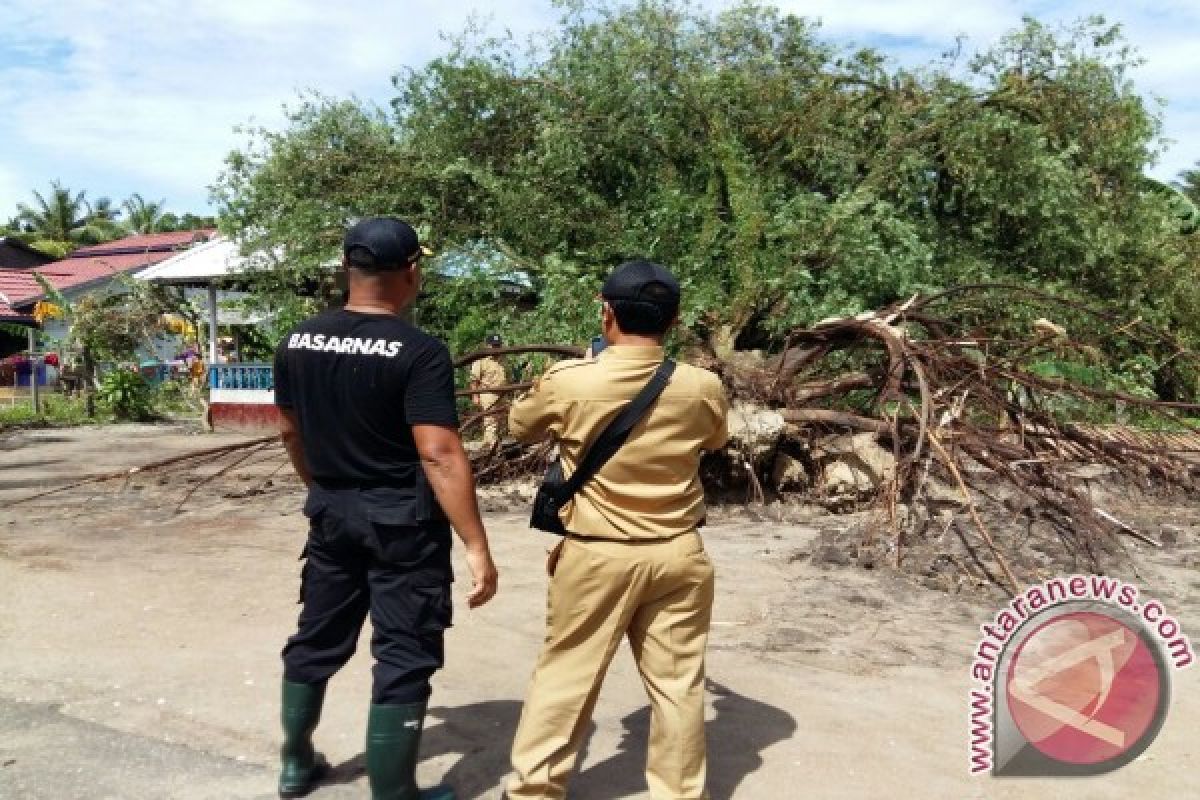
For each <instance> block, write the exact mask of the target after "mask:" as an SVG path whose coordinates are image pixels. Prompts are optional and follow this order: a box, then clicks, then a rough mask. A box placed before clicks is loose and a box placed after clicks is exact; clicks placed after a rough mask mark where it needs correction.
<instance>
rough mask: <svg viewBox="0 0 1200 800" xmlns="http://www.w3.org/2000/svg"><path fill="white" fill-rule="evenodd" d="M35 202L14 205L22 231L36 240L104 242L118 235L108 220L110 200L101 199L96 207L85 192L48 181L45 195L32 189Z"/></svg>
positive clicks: (110, 211) (111, 222) (116, 229)
mask: <svg viewBox="0 0 1200 800" xmlns="http://www.w3.org/2000/svg"><path fill="white" fill-rule="evenodd" d="M33 197H34V200H35V201H36V203H35V204H34V205H32V206H30V205H26V204H25V203H18V204H17V219H18V220H20V222H21V225H22V227H23V228H24V230H25V231H26V232H28V233H30V234H32V235H34V237H35V238H38V239H50V240H52V241H58V242H72V243H75V244H94V243H97V242H106V241H109V240H111V239H115V238H117V237H118V236H120V230H119V228H117V226H116V224H115V223H114V222H113V219H112V216H111V215H112V212H113V209H112V201H111V200H108V201H107V202H105V201H106V200H107V198H101V199H100V201H98V203H97V207H98V208H99V215H98V214H97V211H96V209H93V208H92V206H91V205H90V204H89V203H88V201H87V192H84V191H81V192H77V193H76V192H72V191H71V190H70V189H68V188H67V187H65V186H63V185H62V184H61V183H59V182H58V181H54V182H53V183H51V184H50V194H49V198H47V197H45V196H43V195H42V193H41V192H39V191H37V190H36V189H35V190H34V192H33Z"/></svg>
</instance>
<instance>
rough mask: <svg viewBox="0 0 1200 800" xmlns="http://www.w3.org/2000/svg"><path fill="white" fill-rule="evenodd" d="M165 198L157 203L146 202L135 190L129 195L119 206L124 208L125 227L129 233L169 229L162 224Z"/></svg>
mask: <svg viewBox="0 0 1200 800" xmlns="http://www.w3.org/2000/svg"><path fill="white" fill-rule="evenodd" d="M165 204H166V201H165V200H159V201H158V202H157V203H147V202H146V199H145V198H144V197H142V196H141V195H140V194H137V193H136V192H135V193H134V194H132V195H130V196H129V198H128V199H126V200H125V202H124V203H122V204H121V207H122V208H123V209H125V214H126V217H125V228H126V230H128V231H130V232H131V233H155V232H157V231H162V230H169V229H168V228H166V227H165V226H164V224H163V223H164V218H163V214H164V212H163V206H164V205H165Z"/></svg>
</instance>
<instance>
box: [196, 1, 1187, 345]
mask: <svg viewBox="0 0 1200 800" xmlns="http://www.w3.org/2000/svg"><path fill="white" fill-rule="evenodd" d="M562 5H563V8H564V16H563V19H562V22H561V23H560V24H559V26H558V27H557V28H555V29H554V30H551V31H549V32H547V34H546V35H545V36H543V37H540V38H539V39H538V40H537V42H536V44H535V45H531V46H530V47H528V48H526V47H523V46H521V45H519V44H518V43H516V42H513V41H512V40H511V39H508V38H498V39H497V38H492V39H489V38H484V37H481V36H479V35H477V32H476V31H472V30H468V31H467V32H466V33H464V34H463V35H462V36H460V37H459V38H458V39H456V40H454V47H453V49H452V51H451V52H450V53H449V54H448V55H446V56H444V57H442V58H438V59H435V60H433V61H431V62H430V63H428V64H427V65H425V66H424V67H421V68H419V69H415V70H411V71H408V72H405V73H402V74H400V75H397V76H396V78H395V85H396V90H397V95H396V97H395V99H394V101H393V108H392V114H391V116H390V117H387V116H385V115H384V114H383V113H381V112H380V111H379V110H378V109H373V108H367V107H364V106H362V105H360V104H358V103H356V102H353V101H346V100H333V99H328V98H321V97H311V98H309V99H307V100H306V101H305V102H304V103H303V104H302V105H301V106H300V107H299V108H297V109H293V110H292V111H291V112H290V113H289V123H288V125H287V127H286V128H285V129H283V130H281V131H268V130H262V129H259V130H255V131H251V132H249V134H250V136H249V141H248V143H247V145H246V146H245V147H244V148H243V149H242V150H240V151H238V152H234V153H232V154H230V155H229V157H228V159H227V161H226V168H225V171H224V173H223V174H222V175H221V177H220V179H219V180H218V182H217V185H216V186H215V187H214V198H215V199H216V200H217V202H218V203H219V204H220V206H221V209H222V215H223V218H222V219H223V221H222V226H223V228H224V230H225V231H226V232H227V233H230V234H232V235H234V236H236V237H238V238H239V239H240V240H242V241H244V242H245V243H246V246H247V248H248V249H249V250H259V251H264V252H273V253H279V254H280V255H278V256H277V257H275V261H274V263H273V264H272V265H271V267H272V269H271V272H270V274H271V275H272V276H273V278H272V279H273V280H275V281H276V285H275V288H274V291H279V290H280V289H281V287H284V286H287V285H297V284H300V283H303V282H312V281H314V280H323V278H320V276H322V275H324V274H326V272H327V269H328V265H329V264H330V263H331V262H333V261H335V260H336V258H337V256H338V244H339V242H340V237H341V235H342V230H343V227H344V225H345V223H346V221H347V220H349V219H351V218H354V217H356V216H360V215H365V214H379V213H390V214H397V215H400V216H402V217H405V218H407V219H409V220H411V221H413V222H414V223H416V224H418V225H420V226H422V227H423V229H424V231H425V232H426V233H428V234H431V235H432V238H433V240H434V244H435V245H436V247H437V249H438V250H439V251H440V252H442V253H443V254H456V253H460V252H464V253H468V254H473V255H470V258H473V267H472V268H469V269H463V268H457V269H455V270H454V271H453V273H452V277H448V280H449V281H450V282H449V283H445V284H438V286H439V292H437V293H435V292H433V291H431V292H429V294H428V296H427V299H426V300H425V301H423V303H424V305H423V307H422V309H421V320H422V322H423V324H426V325H427V326H428V327H430V328H431V330H433V332H434V333H437V334H439V335H441V336H444V337H447V338H449V339H450V340H451V342H452V343H453V345H454V346H455V348H456V349H459V350H461V349H467V343H468V342H471V345H470V346H471V347H473V346H474V345H475V344H477V340H478V337H479V336H481V335H482V333H483V332H485V331H487V330H491V329H498V330H501V331H503V332H505V333H506V334H508V336H509V338H510V339H511V340H514V341H522V340H528V339H545V340H551V341H585V340H586V339H587V338H589V337H590V336H591V335H592V334H593V333H594V332H595V328H596V326H597V324H598V322H597V313H596V309H595V303H594V299H593V298H594V296H595V292H596V289H597V288H598V286H599V282H600V280H601V278H602V276H603V275H604V274H605V273H607V272H608V271H609V270H610V269H611V268H612V267H613V266H615V265H616V264H617V263H619V262H620V261H622V260H624V259H627V258H631V257H649V258H652V259H656V260H658V261H661V262H663V263H665V264H667V265H669V266H670V267H671V268H672V269H673V270H674V271H675V272H676V273H677V274H678V275H679V276H680V278H681V280H682V282H683V284H684V286H685V294H684V307H683V310H682V316H683V321H684V324H685V326H686V328H687V331H688V334H689V335H691V336H695V337H700V338H702V339H705V340H707V341H708V342H709V343H710V344H712V345H713V346H714V347H718V348H729V347H735V346H736V347H740V348H752V347H763V346H772V345H777V344H779V343H780V335H781V332H782V331H784V330H786V329H788V328H790V327H793V326H795V325H798V324H811V323H812V322H815V321H816V320H819V319H821V318H823V317H826V316H832V315H846V314H852V313H856V312H858V311H861V310H863V309H864V308H868V307H877V306H880V305H883V304H886V303H890V302H893V301H896V300H899V299H903V298H906V297H907V296H908V295H910V294H911V293H913V292H916V291H920V290H925V289H934V288H938V287H945V286H951V285H955V284H959V283H969V282H976V281H994V280H1004V281H1014V282H1019V283H1022V284H1025V285H1029V286H1036V287H1069V289H1070V291H1071V292H1072V294H1073V295H1075V296H1078V297H1082V298H1084V299H1086V300H1089V301H1092V302H1098V303H1100V304H1102V305H1104V306H1105V307H1107V308H1108V309H1110V310H1111V311H1113V312H1114V313H1116V314H1118V315H1122V316H1125V317H1126V318H1127V319H1133V318H1136V317H1139V316H1140V317H1141V318H1142V319H1144V320H1145V321H1147V322H1152V323H1155V324H1158V325H1162V326H1164V327H1170V328H1172V329H1174V330H1175V331H1177V332H1178V333H1179V335H1180V336H1181V337H1182V338H1183V340H1184V341H1186V342H1191V341H1194V340H1195V338H1196V337H1197V335H1200V318H1198V317H1197V316H1196V314H1195V311H1194V309H1195V308H1196V307H1197V302H1198V301H1200V296H1197V292H1198V291H1200V290H1198V288H1197V282H1196V281H1194V280H1193V279H1192V278H1191V277H1190V274H1191V270H1192V269H1194V266H1195V265H1196V264H1197V263H1198V260H1197V255H1198V254H1197V245H1196V242H1195V237H1193V238H1192V239H1188V238H1187V237H1184V236H1182V235H1181V229H1180V224H1179V220H1180V217H1179V214H1178V208H1177V207H1175V206H1173V203H1172V201H1171V199H1170V197H1168V196H1167V195H1165V194H1164V193H1163V192H1162V191H1159V190H1158V189H1156V188H1155V187H1152V186H1148V185H1147V183H1146V181H1145V179H1144V177H1143V175H1144V172H1145V170H1146V169H1147V168H1148V167H1149V166H1150V165H1151V163H1152V161H1153V159H1154V157H1155V147H1156V143H1157V137H1158V135H1159V128H1160V123H1159V120H1158V117H1157V116H1156V113H1155V111H1154V110H1153V109H1151V108H1148V107H1147V106H1146V104H1145V102H1144V101H1143V100H1142V98H1141V97H1140V96H1139V95H1138V94H1137V93H1136V92H1135V91H1134V88H1133V86H1132V84H1131V82H1130V78H1129V73H1130V70H1131V69H1133V68H1134V67H1135V66H1136V65H1137V64H1138V63H1139V62H1138V59H1137V56H1136V54H1134V53H1133V52H1132V51H1131V50H1130V48H1129V47H1128V46H1127V45H1126V44H1125V42H1124V40H1123V39H1122V37H1121V33H1120V29H1119V27H1117V26H1113V25H1110V24H1108V23H1106V22H1105V21H1104V20H1103V19H1102V18H1099V17H1095V18H1089V19H1086V20H1083V21H1081V22H1079V23H1078V24H1076V25H1073V26H1071V27H1069V28H1065V29H1061V30H1058V29H1051V28H1049V27H1047V26H1045V25H1043V24H1041V23H1039V22H1037V21H1036V20H1033V19H1027V20H1025V22H1024V23H1023V25H1022V26H1021V27H1020V28H1019V29H1017V30H1015V31H1013V32H1012V33H1011V34H1010V35H1009V36H1007V37H1006V38H1004V39H1003V40H1001V41H1000V42H999V43H998V44H997V45H996V46H995V47H993V48H990V49H988V50H985V51H983V52H980V53H978V54H976V55H975V56H974V57H973V58H971V59H969V60H953V59H951V60H947V61H943V62H939V63H935V64H932V65H929V66H928V67H926V68H923V69H917V70H913V69H907V68H900V67H896V66H895V65H894V64H892V63H891V62H889V61H888V60H887V59H886V58H885V56H884V55H883V54H881V53H879V52H877V51H874V50H870V49H862V50H854V51H846V50H842V49H839V48H836V47H834V46H831V45H830V44H828V43H826V42H824V41H822V39H821V38H820V31H819V28H818V27H817V26H816V25H815V24H814V23H812V22H810V21H808V20H806V19H802V18H800V17H796V16H792V15H788V14H784V13H782V12H780V11H778V10H776V9H773V8H768V7H763V6H758V5H753V4H743V5H738V6H736V7H734V8H732V9H729V10H726V11H722V12H720V13H715V14H710V13H708V12H705V11H701V10H699V9H697V8H696V7H695V6H693V5H691V4H687V3H684V2H673V1H672V0H642V2H637V3H633V4H613V3H603V2H567V3H563V4H562ZM450 257H451V256H450V255H447V256H446V258H450ZM497 258H502V259H503V261H504V263H505V268H506V269H507V268H513V269H519V270H521V271H523V272H524V273H526V274H527V275H528V276H529V279H530V281H531V282H532V288H533V290H534V292H536V295H537V297H538V305H537V308H536V309H535V310H534V312H533V313H530V314H521V313H517V311H516V310H515V309H514V308H513V307H512V306H511V304H507V303H503V302H496V299H495V292H494V290H493V288H490V287H489V286H488V281H489V276H488V274H487V273H488V271H489V269H491V268H492V266H493V265H494V263H495V260H496V259H497ZM429 266H430V268H431V269H432V270H433V271H437V270H438V269H439V265H438V263H437V262H436V261H435V262H433V263H431V264H430V265H429ZM442 269H443V271H446V270H445V264H443V265H442ZM450 275H451V273H449V272H448V271H447V276H450ZM987 311H989V312H990V313H993V314H1003V313H1006V311H1007V309H1006V308H1005V307H1004V306H1003V305H997V306H995V307H993V308H991V309H987ZM1079 324H1080V325H1084V326H1093V329H1094V327H1095V325H1096V320H1095V319H1093V318H1089V319H1086V320H1080V321H1079Z"/></svg>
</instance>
